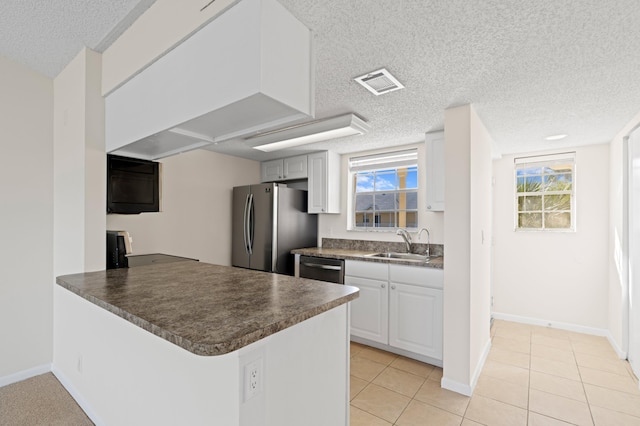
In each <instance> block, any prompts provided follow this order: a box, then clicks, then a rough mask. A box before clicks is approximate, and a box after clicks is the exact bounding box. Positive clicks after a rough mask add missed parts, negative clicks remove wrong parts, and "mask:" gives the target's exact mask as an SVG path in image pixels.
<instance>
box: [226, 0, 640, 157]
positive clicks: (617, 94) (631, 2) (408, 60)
mask: <svg viewBox="0 0 640 426" xmlns="http://www.w3.org/2000/svg"><path fill="white" fill-rule="evenodd" d="M279 1H280V2H281V3H282V4H283V5H284V6H285V7H287V8H288V9H289V10H290V11H291V12H292V13H293V14H294V15H295V16H297V17H298V19H300V20H301V21H302V22H303V23H304V24H306V25H307V26H308V27H309V28H311V29H312V30H313V31H314V34H315V41H316V60H317V64H316V118H323V117H329V116H333V115H337V114H341V113H344V112H355V113H357V114H358V115H360V116H361V117H362V118H364V119H365V120H367V121H369V123H370V125H371V128H372V130H371V131H370V133H369V134H367V135H365V136H355V137H350V138H344V139H339V140H335V141H332V142H328V143H318V144H314V145H309V146H307V147H305V148H300V149H298V150H296V151H287V152H284V153H283V152H281V153H280V155H283V154H286V155H290V154H294V153H296V152H300V153H302V152H306V151H310V150H317V149H332V150H336V151H338V152H341V153H345V152H353V151H359V150H366V149H373V148H380V147H386V146H390V145H397V144H407V143H412V142H417V141H421V140H424V133H425V132H428V131H431V130H440V129H443V127H444V110H445V109H446V108H449V107H452V106H456V105H461V104H466V103H472V104H473V105H474V107H475V108H476V111H477V112H478V115H479V116H480V118H481V119H482V121H483V122H484V123H485V125H486V127H487V128H488V130H489V132H490V133H491V135H492V136H493V138H494V139H495V151H496V152H497V153H513V152H525V151H536V150H542V149H553V148H558V147H567V146H577V145H584V144H597V143H606V142H609V141H610V140H611V139H612V138H613V137H614V136H615V134H616V133H617V132H618V131H620V130H621V129H622V127H623V126H624V125H625V124H626V123H627V122H628V121H629V120H631V118H632V117H633V116H634V115H635V114H637V113H638V112H639V111H640V7H638V2H637V0H613V1H601V0H595V1H594V0H579V1H578V0H564V1H557V0H535V1H530V2H525V1H521V0H483V1H469V0H446V1H444V0H438V1H435V0H403V1H400V0H376V1H371V0H325V1H317V0H279ZM381 67H386V68H387V69H389V70H390V71H391V72H392V73H393V74H394V75H395V76H396V77H397V78H398V79H399V80H400V82H402V83H403V84H404V85H405V87H406V88H405V89H404V90H398V91H395V92H392V93H389V94H387V95H383V96H379V97H376V96H374V95H372V94H371V93H369V92H368V91H366V90H365V89H364V88H362V87H360V86H359V85H358V84H357V83H355V82H354V81H353V80H352V79H353V77H357V76H359V75H361V74H364V73H366V72H368V71H372V70H375V69H378V68H381ZM558 133H566V134H568V135H569V137H567V138H566V139H564V140H562V141H558V142H548V141H545V140H544V137H545V136H549V135H554V134H558ZM214 149H221V150H227V151H228V152H231V153H233V152H245V151H247V149H246V148H242V147H240V146H233V147H221V148H214ZM274 154H278V153H272V154H271V157H274V156H275V155H274ZM245 155H250V154H245ZM253 156H254V157H255V158H258V157H257V156H256V155H255V154H254V155H253ZM260 158H264V157H260Z"/></svg>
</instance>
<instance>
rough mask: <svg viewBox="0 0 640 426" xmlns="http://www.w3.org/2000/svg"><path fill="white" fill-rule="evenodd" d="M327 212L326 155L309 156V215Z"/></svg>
mask: <svg viewBox="0 0 640 426" xmlns="http://www.w3.org/2000/svg"><path fill="white" fill-rule="evenodd" d="M326 210H327V153H326V152H318V153H316V154H309V208H308V211H309V213H325V212H326Z"/></svg>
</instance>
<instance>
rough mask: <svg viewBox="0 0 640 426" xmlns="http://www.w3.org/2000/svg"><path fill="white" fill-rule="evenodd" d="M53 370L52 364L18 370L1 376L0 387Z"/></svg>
mask: <svg viewBox="0 0 640 426" xmlns="http://www.w3.org/2000/svg"><path fill="white" fill-rule="evenodd" d="M50 371H51V364H43V365H38V366H36V367H32V368H29V369H27V370H22V371H18V372H16V373H13V374H9V375H8V376H3V377H0V388H1V387H3V386H7V385H10V384H12V383H17V382H21V381H23V380H27V379H30V378H32V377H35V376H39V375H41V374H45V373H49V372H50Z"/></svg>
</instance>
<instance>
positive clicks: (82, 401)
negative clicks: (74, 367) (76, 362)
mask: <svg viewBox="0 0 640 426" xmlns="http://www.w3.org/2000/svg"><path fill="white" fill-rule="evenodd" d="M51 372H52V373H53V374H54V375H55V376H56V378H57V379H58V381H59V382H60V383H61V384H62V386H64V388H65V389H66V390H67V392H69V394H70V395H71V397H72V398H73V399H75V400H76V402H77V403H78V405H79V406H80V408H82V411H84V413H85V414H86V415H87V417H89V418H90V419H91V421H92V422H93V423H94V424H95V425H96V426H100V425H103V424H105V423H104V422H103V421H102V419H100V418H99V417H98V415H97V414H96V413H95V412H94V411H93V408H92V407H91V405H89V403H88V402H87V400H86V399H84V398H83V397H82V396H81V395H80V393H79V392H78V390H77V389H76V388H75V387H74V386H73V385H72V384H71V381H70V380H69V379H68V378H67V376H65V375H64V373H62V372H61V371H60V370H58V369H57V368H56V367H55V365H52V367H51Z"/></svg>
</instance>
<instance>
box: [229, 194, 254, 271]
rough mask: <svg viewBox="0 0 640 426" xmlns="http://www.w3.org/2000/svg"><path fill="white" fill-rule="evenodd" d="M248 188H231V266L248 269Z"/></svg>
mask: <svg viewBox="0 0 640 426" xmlns="http://www.w3.org/2000/svg"><path fill="white" fill-rule="evenodd" d="M250 196H251V187H250V186H238V187H235V188H233V216H232V224H231V264H232V265H233V266H240V267H242V268H249V266H250V262H249V260H250V255H249V238H248V237H249V235H248V233H247V230H248V228H249V226H248V225H249V222H248V219H249V207H250V206H249V201H250Z"/></svg>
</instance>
